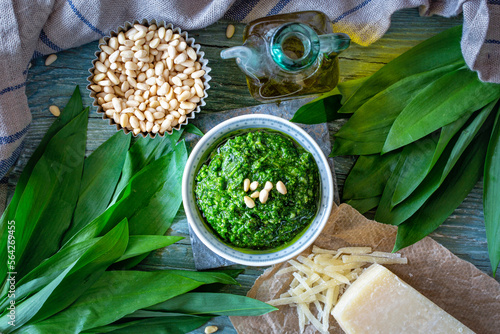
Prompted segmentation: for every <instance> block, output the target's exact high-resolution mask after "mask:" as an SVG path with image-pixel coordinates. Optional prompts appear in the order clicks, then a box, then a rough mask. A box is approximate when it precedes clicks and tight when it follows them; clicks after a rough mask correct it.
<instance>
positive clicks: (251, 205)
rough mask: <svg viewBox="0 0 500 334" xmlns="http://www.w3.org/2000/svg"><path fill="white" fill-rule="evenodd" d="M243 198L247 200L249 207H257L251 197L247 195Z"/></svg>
mask: <svg viewBox="0 0 500 334" xmlns="http://www.w3.org/2000/svg"><path fill="white" fill-rule="evenodd" d="M243 200H244V201H245V205H246V206H247V207H248V208H250V209H253V208H254V207H255V202H254V201H253V199H251V198H250V197H248V196H245V197H243Z"/></svg>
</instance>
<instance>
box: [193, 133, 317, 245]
mask: <svg viewBox="0 0 500 334" xmlns="http://www.w3.org/2000/svg"><path fill="white" fill-rule="evenodd" d="M247 178H248V179H250V180H251V181H258V182H259V187H258V188H257V190H259V191H260V190H262V189H263V187H264V184H265V183H266V181H270V182H272V183H273V185H276V183H277V182H278V181H282V182H283V183H284V184H285V186H286V188H287V194H286V195H283V194H280V193H279V192H278V191H277V190H276V188H275V186H274V187H273V189H272V190H271V191H270V192H269V198H268V200H267V202H266V203H264V204H262V203H260V201H259V200H258V199H255V207H254V208H252V209H250V208H248V207H247V206H246V205H245V202H244V200H243V198H244V196H249V195H250V194H251V193H252V192H253V191H250V190H249V191H248V192H247V193H245V191H244V190H243V181H244V180H245V179H247ZM195 194H196V200H197V203H198V207H199V208H200V211H201V212H202V214H203V217H204V218H205V220H206V222H207V223H208V224H209V225H210V226H211V227H212V229H213V230H214V231H215V232H216V234H217V235H218V236H219V237H220V238H221V239H222V240H223V241H225V242H227V243H229V244H231V245H234V246H237V247H241V248H250V249H256V250H263V249H270V248H275V247H278V246H281V245H283V244H284V243H286V242H288V241H290V240H292V239H293V238H294V237H295V236H296V235H297V234H298V233H299V232H300V231H301V230H302V229H303V228H304V227H305V226H307V225H308V224H309V223H310V222H311V220H312V219H313V218H314V216H315V215H316V212H317V209H318V202H319V172H318V166H317V165H316V162H315V161H314V158H313V156H312V154H311V153H309V152H307V151H306V150H304V149H303V148H302V147H301V146H300V145H299V144H298V143H296V142H295V141H294V140H293V139H291V138H290V137H288V136H285V135H283V134H281V133H277V132H266V131H261V130H257V131H255V130H254V131H249V132H246V133H243V134H240V135H237V136H235V137H231V138H229V139H228V140H227V141H226V142H225V143H223V144H222V145H220V146H219V147H218V148H217V149H216V150H214V151H213V152H212V154H211V156H210V157H209V159H208V160H207V162H206V163H205V164H203V165H202V167H201V168H200V170H199V172H198V174H197V176H196V186H195Z"/></svg>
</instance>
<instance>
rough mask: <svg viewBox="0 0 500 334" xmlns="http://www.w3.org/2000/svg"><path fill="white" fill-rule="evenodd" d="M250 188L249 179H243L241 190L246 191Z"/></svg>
mask: <svg viewBox="0 0 500 334" xmlns="http://www.w3.org/2000/svg"><path fill="white" fill-rule="evenodd" d="M248 189H250V179H245V181H243V191H245V192H247V191H248Z"/></svg>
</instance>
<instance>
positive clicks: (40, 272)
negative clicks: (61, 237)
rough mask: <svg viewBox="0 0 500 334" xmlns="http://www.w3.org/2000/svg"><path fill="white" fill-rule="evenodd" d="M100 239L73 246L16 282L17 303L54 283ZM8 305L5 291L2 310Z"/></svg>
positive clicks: (0, 306) (0, 307) (1, 305)
mask: <svg viewBox="0 0 500 334" xmlns="http://www.w3.org/2000/svg"><path fill="white" fill-rule="evenodd" d="M99 239H100V238H94V239H91V240H86V241H84V242H81V243H78V244H76V245H72V246H70V247H68V248H66V249H64V250H61V251H59V252H57V253H56V254H54V255H52V256H51V257H49V258H48V259H46V260H45V261H43V262H42V263H40V264H39V265H38V266H37V267H36V268H35V269H33V270H32V271H30V272H29V273H28V274H27V275H26V276H24V277H23V278H22V279H21V280H19V281H17V282H16V301H17V302H19V301H22V300H23V299H25V298H26V297H28V296H30V295H31V294H33V293H35V292H37V291H40V290H41V289H42V288H43V287H44V286H46V285H47V284H48V283H50V282H52V281H53V280H54V279H55V278H56V277H57V276H58V275H59V274H60V273H61V272H63V271H64V270H66V268H68V267H69V266H71V265H72V264H73V263H74V262H75V261H77V260H78V259H79V258H80V257H81V256H82V255H83V254H84V253H85V252H87V250H88V249H89V248H91V247H92V246H94V245H95V244H96V243H97V241H99ZM8 303H9V300H8V298H7V289H5V291H3V292H2V301H1V304H0V310H3V309H5V307H7V304H8Z"/></svg>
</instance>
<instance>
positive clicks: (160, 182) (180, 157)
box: [64, 144, 187, 247]
mask: <svg viewBox="0 0 500 334" xmlns="http://www.w3.org/2000/svg"><path fill="white" fill-rule="evenodd" d="M178 146H179V145H178ZM186 157H187V152H186V147H185V145H183V144H180V146H179V147H178V148H177V146H176V149H175V150H174V151H172V152H170V153H168V154H167V155H165V156H163V157H161V158H159V159H158V160H155V161H153V162H151V163H150V164H148V165H147V166H146V167H144V168H143V169H141V170H140V171H139V172H137V173H135V174H134V176H133V177H132V178H131V180H130V182H129V183H128V185H127V187H126V188H124V189H123V191H122V193H123V195H122V196H121V198H120V200H119V201H118V202H116V203H115V204H113V205H112V206H110V207H109V208H108V209H107V210H106V211H105V212H104V213H103V214H101V215H100V216H99V217H97V218H96V219H94V220H93V221H92V222H91V223H90V224H88V225H87V226H85V227H84V228H83V229H81V230H80V231H79V232H78V233H77V234H75V235H74V236H73V237H72V238H71V239H70V240H69V241H68V242H67V243H66V244H65V245H64V247H67V246H69V245H71V244H75V243H78V242H81V241H84V240H88V239H91V238H95V237H97V236H99V235H102V234H103V233H106V232H107V231H109V230H110V229H111V228H113V227H114V226H115V225H116V224H117V223H118V222H119V221H121V220H122V219H123V218H124V217H130V221H129V228H130V233H131V234H136V235H144V234H155V233H142V231H144V230H145V229H148V230H149V229H150V228H156V229H157V231H163V232H162V233H161V234H164V233H165V231H166V229H165V227H166V226H167V228H168V226H170V224H171V221H169V220H166V221H157V220H155V221H154V222H149V221H147V220H146V219H144V217H143V219H144V220H141V219H140V217H139V216H137V217H136V218H134V217H131V216H133V215H134V213H137V212H138V211H139V210H142V209H143V208H145V207H149V206H150V205H151V206H156V205H157V201H156V200H155V201H152V200H151V199H152V198H153V197H154V196H156V195H157V193H158V192H160V193H161V192H162V191H168V187H170V184H169V183H168V182H172V184H173V185H175V184H177V182H181V180H173V178H174V177H175V176H176V175H178V170H179V168H181V167H180V166H182V168H184V165H185V161H186ZM152 175H154V176H155V177H152ZM163 189H165V190H163ZM181 196H182V194H181V193H179V192H178V193H176V194H175V197H174V198H172V199H171V200H169V201H167V202H165V203H164V206H165V207H164V208H161V210H166V208H170V207H172V206H175V204H176V201H178V199H179V198H181ZM156 198H157V199H158V198H161V196H159V197H156ZM150 202H151V203H150ZM172 203H173V205H172ZM162 212H163V211H162ZM176 212H177V211H173V212H170V213H167V214H171V215H173V216H175V213H176ZM151 214H152V215H153V216H154V215H156V213H154V212H153V213H151ZM142 224H144V226H142ZM158 234H160V233H158Z"/></svg>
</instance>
